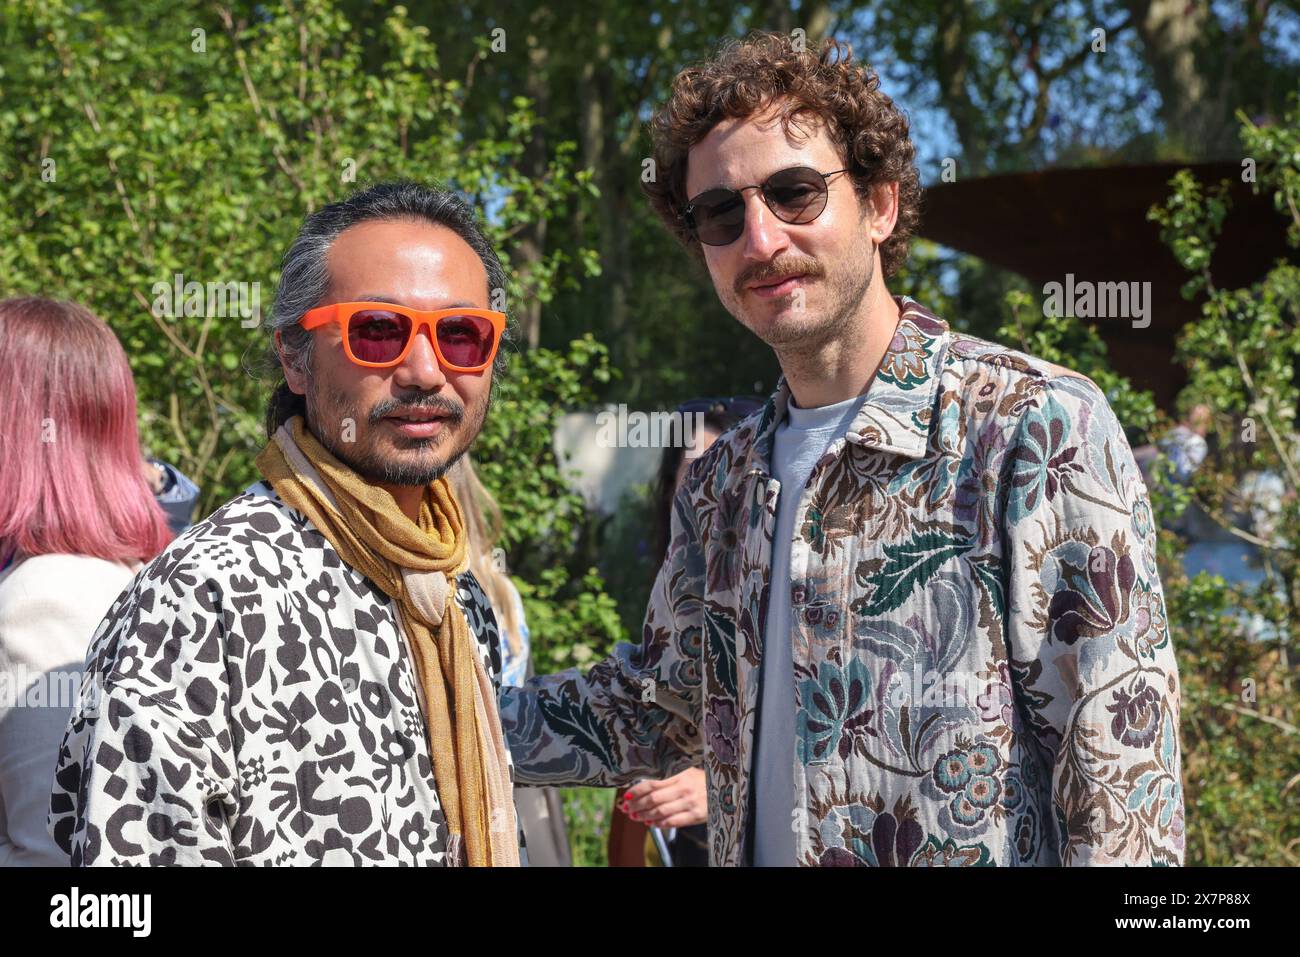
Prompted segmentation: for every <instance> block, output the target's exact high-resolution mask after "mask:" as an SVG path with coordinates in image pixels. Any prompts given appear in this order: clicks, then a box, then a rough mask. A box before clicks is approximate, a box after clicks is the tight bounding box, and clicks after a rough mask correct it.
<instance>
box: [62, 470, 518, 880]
mask: <svg viewBox="0 0 1300 957" xmlns="http://www.w3.org/2000/svg"><path fill="white" fill-rule="evenodd" d="M456 601H457V604H458V605H459V606H460V608H461V609H462V610H463V611H464V612H465V615H466V618H467V619H468V622H469V630H470V633H471V634H472V635H473V636H474V639H475V644H476V647H477V650H478V652H479V654H480V656H481V658H482V660H483V662H484V666H485V667H486V669H487V671H488V674H489V675H490V676H491V678H492V681H493V684H494V687H498V686H499V682H500V675H501V658H500V651H499V649H500V642H499V640H498V637H497V626H496V619H495V617H494V615H493V613H492V609H491V605H490V604H489V602H488V599H487V597H486V595H485V594H484V593H483V591H482V589H481V588H480V586H479V584H478V582H477V581H475V580H474V577H473V576H472V575H471V574H469V573H468V572H466V573H465V574H462V575H461V576H460V577H459V579H458V583H457V588H456ZM417 685H418V678H417V674H416V670H415V667H414V662H413V661H412V658H411V655H410V653H409V649H408V648H407V646H406V642H405V640H404V639H403V637H402V634H401V632H400V630H399V628H398V625H397V613H396V607H395V605H394V604H393V602H392V601H391V600H390V599H389V598H388V597H387V596H386V595H385V594H384V593H383V592H382V591H380V590H379V589H378V588H377V587H375V585H374V584H373V583H372V582H371V581H370V580H369V579H367V578H365V577H364V576H362V575H361V574H360V573H359V572H357V571H356V570H354V569H353V568H351V567H349V566H348V565H346V564H344V563H343V561H342V560H341V559H340V557H339V555H338V553H337V552H336V551H335V550H334V548H333V547H332V546H331V545H330V543H329V542H328V541H327V540H326V539H325V537H324V536H323V535H322V534H321V533H320V532H319V531H317V530H316V529H315V528H314V527H313V526H312V525H311V523H310V522H308V521H307V519H306V518H305V517H304V516H303V515H302V514H301V513H300V512H297V511H295V510H293V509H291V508H290V507H289V506H287V505H286V504H285V503H284V502H282V501H281V500H280V498H279V496H277V495H276V494H275V492H274V490H272V489H271V488H270V487H269V486H267V485H266V484H265V483H258V484H256V485H253V486H251V487H250V488H249V489H248V490H247V491H246V492H245V493H244V494H243V495H240V496H239V497H237V498H235V499H233V500H232V501H230V502H228V503H227V504H226V505H224V506H222V507H221V508H220V509H218V510H217V511H216V512H214V513H213V514H212V515H211V516H209V517H208V518H207V519H206V520H205V521H203V522H200V523H198V524H197V525H195V526H193V527H192V528H190V529H189V530H188V531H187V532H186V533H185V534H184V535H182V536H181V537H180V538H178V539H177V540H176V541H175V542H173V543H172V544H171V546H170V547H168V549H167V550H166V551H165V552H163V554H162V555H160V556H159V557H158V558H157V559H155V560H154V561H153V562H152V563H151V564H149V565H148V566H147V567H145V568H144V569H143V570H142V571H141V572H140V573H139V574H138V575H137V576H136V578H135V580H134V581H133V582H132V583H131V585H130V587H128V588H127V590H126V591H125V592H123V593H122V594H121V595H120V596H119V597H118V599H117V600H116V601H115V602H114V604H113V607H112V608H111V609H110V610H109V612H108V615H107V617H105V619H104V620H103V622H102V623H101V624H100V626H99V628H98V630H97V631H96V633H95V637H94V640H93V642H92V644H91V647H90V651H89V653H88V655H87V658H86V678H85V681H84V682H83V685H82V691H81V701H80V705H79V707H78V708H77V709H75V710H74V712H73V714H72V718H71V721H70V723H69V726H68V731H67V734H66V735H65V737H64V740H63V743H62V746H61V747H60V749H59V757H58V764H57V769H56V774H55V781H54V789H53V794H52V796H51V800H50V817H49V827H50V832H51V834H53V836H54V838H55V840H56V842H57V843H58V844H59V846H60V847H62V848H63V849H64V850H65V851H66V852H67V853H68V854H69V855H71V861H72V863H73V864H74V865H91V864H104V865H112V864H241V865H251V864H345V865H346V864H367V863H373V864H408V865H409V864H421V865H423V864H433V865H440V864H444V863H445V857H446V854H445V851H446V844H447V824H446V819H445V817H444V816H443V813H442V809H441V806H440V804H439V801H438V794H437V789H436V786H435V783H434V777H433V766H432V762H431V759H430V755H429V744H428V736H427V733H426V730H425V722H424V716H423V713H422V711H421V708H420V704H419V699H418V690H417Z"/></svg>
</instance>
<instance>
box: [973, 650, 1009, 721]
mask: <svg viewBox="0 0 1300 957" xmlns="http://www.w3.org/2000/svg"><path fill="white" fill-rule="evenodd" d="M975 706H976V707H977V708H979V713H980V720H981V721H988V722H997V723H1000V724H1003V725H1005V726H1006V727H1011V725H1012V718H1013V717H1014V713H1015V696H1014V695H1013V694H1012V691H1011V672H1010V669H1009V668H1008V667H1007V663H1006V662H1005V661H999V662H998V663H997V669H996V673H995V674H994V676H993V677H992V680H990V681H989V683H988V684H987V685H985V686H984V691H983V693H982V694H979V695H977V696H976V697H975Z"/></svg>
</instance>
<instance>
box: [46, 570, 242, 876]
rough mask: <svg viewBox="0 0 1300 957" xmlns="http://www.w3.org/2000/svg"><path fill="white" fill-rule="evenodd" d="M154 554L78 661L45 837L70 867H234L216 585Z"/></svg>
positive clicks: (234, 798) (231, 766) (233, 789)
mask: <svg viewBox="0 0 1300 957" xmlns="http://www.w3.org/2000/svg"><path fill="white" fill-rule="evenodd" d="M172 554H173V553H164V555H163V556H162V557H160V558H159V559H158V560H157V561H156V562H155V563H154V565H152V566H151V567H150V568H149V569H148V571H147V572H146V573H145V574H143V575H141V576H140V577H138V578H137V579H136V581H135V582H134V583H133V585H132V588H131V589H130V590H128V591H127V592H125V593H123V595H122V596H121V597H120V598H119V599H118V601H117V602H116V603H115V604H114V605H113V607H112V609H110V611H109V613H108V616H107V617H106V618H105V620H104V622H103V623H102V624H101V625H100V628H99V631H98V632H97V635H96V639H95V641H94V643H93V644H92V646H91V649H90V652H89V653H88V655H87V658H86V674H85V678H84V679H83V682H82V686H81V696H80V701H79V704H78V707H77V708H76V709H75V710H74V711H73V714H72V718H71V720H70V722H69V724H68V728H67V731H66V733H65V735H64V737H63V743H62V745H61V747H60V748H59V753H58V759H57V763H56V768H55V778H54V789H53V793H52V795H51V798H50V815H49V822H48V824H49V830H50V833H51V835H52V836H53V837H54V839H55V842H56V843H57V844H58V845H59V846H60V847H61V848H63V850H64V851H65V852H66V853H68V854H69V855H70V856H71V862H72V864H73V866H90V865H153V866H156V865H168V864H234V863H235V861H234V855H233V851H232V847H233V843H234V842H233V841H232V840H231V835H230V831H229V824H228V822H229V821H230V820H232V819H234V817H235V814H236V811H237V805H238V788H237V779H236V760H235V753H234V747H233V743H232V740H231V733H230V727H229V722H228V721H227V718H226V714H227V712H226V709H227V706H228V704H229V700H230V687H229V683H228V679H227V675H226V668H225V646H226V635H225V629H224V617H225V616H224V615H223V613H222V588H221V585H220V583H219V582H218V581H216V580H213V579H211V578H204V577H203V576H202V575H201V574H196V571H197V570H196V569H194V568H193V566H186V565H185V563H184V559H183V557H182V558H172V557H169V556H171V555H172Z"/></svg>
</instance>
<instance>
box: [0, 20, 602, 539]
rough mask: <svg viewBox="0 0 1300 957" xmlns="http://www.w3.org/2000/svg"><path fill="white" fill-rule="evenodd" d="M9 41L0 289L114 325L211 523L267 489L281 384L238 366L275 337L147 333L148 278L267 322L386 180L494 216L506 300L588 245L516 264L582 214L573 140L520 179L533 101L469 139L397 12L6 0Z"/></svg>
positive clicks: (183, 328) (239, 320) (217, 318)
mask: <svg viewBox="0 0 1300 957" xmlns="http://www.w3.org/2000/svg"><path fill="white" fill-rule="evenodd" d="M0 24H3V25H2V26H0V31H2V33H0V36H2V38H3V43H4V49H5V57H4V60H3V61H2V62H0V84H2V85H3V89H4V108H3V109H0V164H3V165H2V167H0V169H2V171H3V180H2V182H0V234H2V235H4V236H6V237H9V238H10V239H8V240H7V241H6V242H5V243H4V244H2V245H0V277H3V285H4V293H5V294H6V295H12V294H19V293H39V294H47V295H48V294H56V295H59V296H62V297H65V298H70V299H74V300H77V301H80V302H82V303H85V304H86V305H88V306H89V307H90V308H91V309H93V310H94V311H95V312H97V313H98V314H99V315H101V316H103V317H104V318H105V319H106V320H108V322H109V323H110V325H112V327H113V329H114V331H115V332H116V333H117V335H118V337H119V339H120V340H121V341H122V344H123V346H124V347H125V348H126V351H127V354H128V356H129V357H130V359H131V363H132V367H133V371H134V372H135V375H136V383H137V387H138V391H139V397H140V407H141V410H142V431H143V435H144V439H145V442H146V444H147V445H148V446H149V449H150V451H152V452H153V453H154V454H156V455H158V456H160V457H162V458H165V459H167V460H169V461H171V462H174V463H175V464H177V465H178V466H179V467H180V468H181V469H182V470H183V471H185V472H186V473H187V474H189V475H190V476H191V477H193V478H194V479H195V480H196V481H197V482H198V483H199V484H200V485H201V486H202V487H203V489H204V492H205V495H204V498H203V501H202V502H201V503H200V513H201V514H202V513H205V512H206V511H209V510H211V508H213V507H214V506H215V505H217V504H218V503H220V502H222V501H224V500H225V499H226V498H228V497H229V496H230V495H231V494H232V493H233V492H235V491H237V490H238V489H240V488H242V487H243V486H244V485H246V484H247V483H248V482H249V481H251V480H253V479H254V478H255V473H254V469H253V465H252V460H253V457H254V455H255V454H256V452H257V451H258V449H259V448H260V446H261V444H262V441H263V436H262V433H261V427H260V422H261V413H262V407H263V400H264V396H265V392H266V390H267V387H268V385H269V383H266V382H259V381H257V380H255V379H253V378H250V377H249V376H248V375H247V374H246V373H245V372H244V371H243V368H242V367H243V365H244V364H245V360H247V359H248V358H249V357H252V356H257V355H260V354H262V353H263V352H264V350H265V349H266V347H267V345H268V341H267V337H266V335H265V332H264V330H262V329H261V328H258V327H257V325H256V324H255V323H253V322H250V321H248V320H246V319H244V318H243V317H241V316H232V315H213V314H209V315H190V316H179V317H176V318H160V317H159V316H156V315H155V314H154V313H153V311H152V310H151V308H150V307H151V304H152V303H153V302H154V300H155V293H154V291H153V289H154V286H155V284H156V283H163V284H166V285H170V284H171V283H172V280H173V276H174V275H175V274H177V273H180V274H182V275H183V277H184V280H185V281H187V282H188V281H196V282H199V283H204V284H206V283H209V282H219V283H229V282H238V283H247V284H250V286H251V284H252V283H258V284H260V285H259V291H260V298H261V308H262V310H263V311H265V309H266V308H267V307H268V306H269V304H270V299H271V296H272V293H273V290H274V288H275V283H276V281H277V280H278V278H279V271H278V263H279V259H280V257H281V256H282V255H283V253H284V251H285V250H286V249H287V248H288V245H289V242H290V241H291V239H292V237H293V235H294V233H295V231H296V230H297V227H298V225H299V223H300V222H301V221H302V218H303V216H304V215H305V214H306V213H308V212H310V211H311V210H313V209H316V208H318V207H320V206H321V205H323V204H324V203H327V202H330V201H332V200H335V199H339V198H341V197H342V196H344V195H346V194H347V193H349V192H351V191H353V190H354V189H356V188H358V187H359V186H361V185H364V184H365V183H366V182H370V181H379V180H387V179H395V178H411V179H418V180H422V181H435V182H440V183H442V184H444V185H448V186H451V187H453V188H456V189H459V190H460V191H462V192H463V193H465V194H466V195H467V196H468V197H469V198H470V199H472V200H473V201H474V202H476V203H477V204H478V205H479V207H480V208H483V209H486V210H487V211H488V214H489V229H490V233H491V235H492V238H493V239H494V240H495V241H496V243H497V246H498V248H499V249H501V250H503V251H504V253H505V258H506V259H507V268H508V275H509V288H508V290H507V293H508V300H509V302H510V303H520V302H528V301H533V300H539V301H542V302H545V301H548V300H549V298H550V297H551V296H552V295H553V289H554V288H555V287H556V286H557V285H558V284H559V283H561V282H563V281H568V280H572V279H575V278H576V277H575V275H574V274H573V271H572V269H571V268H570V266H571V262H572V261H574V260H579V261H580V260H581V259H582V258H583V256H584V252H583V251H582V250H581V249H578V250H571V251H569V252H566V251H563V250H558V249H557V250H555V251H553V252H551V253H550V254H549V255H546V256H543V257H540V258H536V259H534V260H532V261H530V262H528V263H527V264H526V265H525V266H523V267H518V266H512V265H511V262H510V259H511V254H512V253H513V251H514V246H513V243H512V236H513V235H514V234H515V232H516V231H518V230H519V229H520V228H521V227H523V226H526V225H527V224H529V223H531V222H532V221H533V220H534V219H536V218H537V217H539V216H552V215H563V216H572V215H577V212H578V210H579V208H580V207H581V205H582V204H583V203H585V202H589V201H590V200H591V195H590V192H589V190H588V189H587V188H586V185H585V184H586V182H587V180H588V176H587V174H585V173H583V172H581V171H577V170H575V169H574V162H573V159H574V158H573V149H574V147H573V143H572V142H559V143H556V144H555V145H554V148H553V149H552V150H551V152H550V154H549V156H548V157H547V159H546V162H545V163H544V164H543V166H542V168H541V169H540V171H539V173H538V175H536V176H532V177H530V176H525V175H523V174H522V173H521V172H520V171H519V167H518V163H517V162H516V161H517V159H518V157H519V155H520V150H521V149H522V145H521V144H522V141H523V140H524V139H526V138H527V135H528V132H529V131H530V130H531V129H532V128H533V127H534V126H536V125H537V123H538V120H537V116H536V113H535V110H534V109H533V107H532V105H531V104H530V103H529V102H528V101H527V100H523V99H518V100H517V101H516V102H515V103H514V104H513V108H512V110H511V111H510V112H509V114H508V115H506V116H503V117H501V118H500V121H499V122H498V123H497V124H495V125H493V126H492V127H490V128H484V129H481V130H480V131H479V134H478V135H477V136H475V137H474V138H467V137H466V136H465V135H464V132H463V125H464V124H463V115H462V114H463V108H464V97H465V94H464V91H463V89H462V87H461V85H460V84H459V83H458V82H456V81H454V80H449V79H447V78H446V77H444V76H443V75H442V74H441V73H440V71H439V51H438V50H437V49H436V48H435V46H434V44H433V43H432V41H431V39H430V34H431V31H430V30H429V28H428V27H426V26H423V25H418V24H413V23H412V22H411V21H410V19H409V18H408V15H407V11H406V10H405V8H403V7H400V6H399V7H393V8H392V9H391V10H388V11H386V12H385V14H384V16H383V18H382V19H380V20H378V21H376V22H374V23H372V24H371V25H370V26H368V27H367V28H365V29H362V30H355V29H353V28H352V26H351V24H350V23H349V21H348V20H347V19H346V18H345V17H344V15H343V14H342V13H341V12H339V8H338V7H337V6H336V5H335V4H332V3H329V2H325V0H308V2H305V3H302V4H295V5H293V6H292V7H290V6H288V5H284V6H281V5H275V4H271V5H266V6H263V5H260V4H259V5H253V4H242V5H241V4H236V5H235V6H234V8H233V11H232V12H227V10H226V8H222V7H216V8H214V7H212V6H210V5H208V4H205V3H200V2H197V0H183V2H179V3H178V2H172V0H143V2H142V3H139V4H135V5H133V6H132V7H131V8H129V9H123V10H121V11H119V10H116V9H114V8H111V7H110V8H104V9H101V8H97V7H94V6H89V7H88V6H86V5H82V4H72V3H66V2H60V0H54V2H51V3H48V4H44V5H36V4H29V3H26V2H21V0H0ZM200 31H201V32H200ZM364 63H374V64H376V66H375V68H374V69H372V70H370V71H367V70H366V69H364V68H363V64H364ZM46 161H50V162H46ZM51 163H52V165H51ZM570 252H571V253H572V256H570ZM202 311H204V312H207V311H208V310H206V309H205V310H202ZM216 311H218V312H220V311H221V310H216Z"/></svg>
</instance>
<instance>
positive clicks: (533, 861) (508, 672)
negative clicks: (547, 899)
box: [447, 455, 573, 867]
mask: <svg viewBox="0 0 1300 957" xmlns="http://www.w3.org/2000/svg"><path fill="white" fill-rule="evenodd" d="M447 477H448V479H449V480H450V481H451V488H452V492H453V493H454V494H455V496H456V501H457V502H459V503H460V507H461V511H462V512H463V513H464V515H465V531H466V533H467V536H468V539H469V567H470V571H471V572H473V573H474V577H475V578H477V579H478V581H479V584H480V585H481V586H482V587H483V591H484V592H486V593H487V596H488V598H489V599H490V601H491V604H492V608H493V611H494V612H495V613H496V617H497V628H498V630H499V631H500V633H501V637H502V639H503V640H502V641H501V684H503V685H510V686H512V687H519V686H520V685H522V684H523V683H524V681H526V680H527V679H528V678H530V677H532V673H533V672H532V656H531V655H530V653H529V650H530V642H529V637H530V636H529V632H528V622H527V621H526V620H525V618H524V603H523V600H522V599H521V598H520V596H519V589H517V588H516V587H515V583H514V582H512V581H511V580H510V575H509V574H507V572H506V567H505V560H504V551H502V550H501V549H499V548H498V547H497V543H498V542H499V541H500V540H501V525H502V522H501V507H500V506H499V505H498V504H497V502H496V499H494V498H493V497H492V493H491V492H489V491H488V490H487V487H486V486H484V484H483V482H482V481H481V480H480V479H479V477H478V472H477V471H476V470H475V468H474V463H473V462H472V461H470V457H469V456H468V455H466V456H464V457H463V458H462V459H460V460H459V461H458V462H457V463H456V464H455V465H454V466H452V468H451V471H450V472H449V473H448V474H447ZM515 810H516V811H517V812H518V814H519V824H520V827H521V828H522V829H523V832H524V845H525V846H524V850H525V852H526V853H525V855H523V856H524V857H525V858H526V861H527V863H528V864H529V865H530V866H532V867H571V866H572V865H573V858H572V855H571V854H570V851H569V838H568V835H567V833H566V832H565V828H564V805H563V802H562V801H561V799H560V792H559V789H558V788H546V787H542V788H521V789H519V790H517V791H515Z"/></svg>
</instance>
